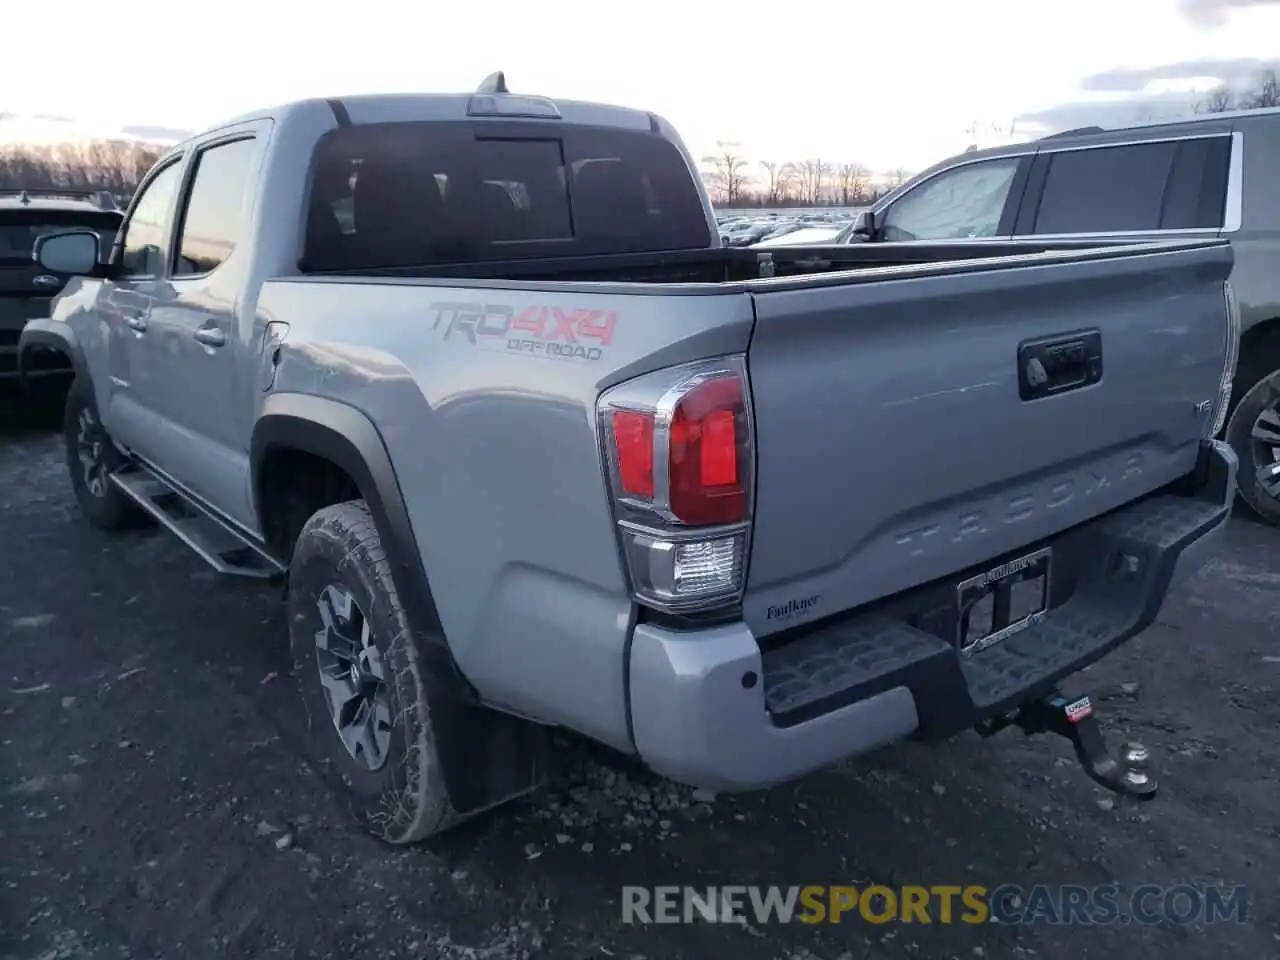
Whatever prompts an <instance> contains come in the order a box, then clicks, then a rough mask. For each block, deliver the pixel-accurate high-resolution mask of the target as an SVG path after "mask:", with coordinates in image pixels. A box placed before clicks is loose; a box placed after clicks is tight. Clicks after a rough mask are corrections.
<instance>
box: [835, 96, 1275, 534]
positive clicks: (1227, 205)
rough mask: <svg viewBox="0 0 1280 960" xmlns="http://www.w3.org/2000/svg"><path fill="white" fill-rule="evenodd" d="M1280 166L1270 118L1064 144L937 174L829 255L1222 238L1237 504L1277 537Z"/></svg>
mask: <svg viewBox="0 0 1280 960" xmlns="http://www.w3.org/2000/svg"><path fill="white" fill-rule="evenodd" d="M1278 162H1280V109H1263V110H1249V111H1240V112H1235V113H1214V114H1206V115H1203V116H1197V117H1193V118H1191V119H1188V120H1183V121H1179V122H1174V123H1151V124H1142V125H1139V126H1132V127H1125V128H1123V129H1114V130H1104V129H1102V128H1101V127H1090V128H1087V129H1083V130H1071V131H1067V132H1066V133H1062V134H1055V135H1053V136H1051V137H1047V138H1044V139H1042V140H1038V141H1034V142H1031V143H1022V144H1013V145H1009V146H1005V147H998V148H994V149H990V150H981V151H972V152H969V153H964V154H960V155H958V156H955V157H951V158H950V159H948V160H944V161H943V162H941V163H938V164H936V165H934V166H933V167H931V168H930V169H928V170H925V171H924V172H923V173H921V174H919V175H918V176H916V177H914V178H912V179H911V180H910V181H908V182H907V183H906V184H904V185H903V186H902V187H900V188H899V189H897V190H895V191H894V192H893V193H891V194H889V195H887V196H886V197H884V198H883V199H881V200H880V201H878V202H877V203H876V204H875V205H874V206H873V207H872V208H871V209H870V210H869V211H867V212H865V213H863V214H862V215H860V216H859V218H858V220H857V221H856V222H855V223H854V224H852V225H851V226H850V227H849V228H848V229H846V230H845V231H844V232H843V233H841V234H840V235H839V236H838V237H836V239H835V241H834V242H836V243H857V242H910V241H929V242H933V243H937V242H946V241H949V240H955V241H965V242H972V241H973V240H975V239H992V240H1004V241H1018V240H1030V241H1040V240H1048V239H1052V240H1054V241H1071V240H1079V241H1080V242H1081V243H1083V244H1089V245H1096V244H1097V243H1099V242H1108V241H1112V240H1119V241H1125V242H1128V241H1132V240H1134V239H1139V238H1145V237H1152V238H1156V237H1174V236H1188V237H1196V236H1223V237H1227V238H1229V239H1230V240H1231V244H1232V247H1233V248H1234V251H1235V269H1234V271H1233V272H1232V275H1231V283H1232V286H1233V287H1234V288H1235V291H1236V294H1237V296H1238V297H1239V300H1240V307H1241V313H1242V323H1243V336H1242V338H1241V342H1240V365H1239V368H1238V371H1237V375H1236V379H1235V383H1234V388H1233V396H1232V407H1231V417H1230V419H1229V420H1228V421H1227V425H1226V427H1225V429H1224V433H1225V439H1226V440H1228V441H1229V442H1230V444H1231V445H1232V447H1234V448H1235V450H1236V453H1237V454H1238V455H1239V457H1240V473H1239V489H1240V494H1241V496H1242V497H1243V498H1244V500H1245V502H1246V503H1248V504H1249V506H1250V507H1252V508H1253V510H1254V511H1255V512H1257V513H1258V514H1259V515H1260V516H1262V517H1263V518H1265V519H1266V520H1268V521H1269V522H1271V523H1273V524H1280V179H1277V177H1276V176H1275V168H1276V165H1277V163H1278ZM1149 295H1157V296H1158V295H1159V293H1158V291H1135V297H1137V296H1149Z"/></svg>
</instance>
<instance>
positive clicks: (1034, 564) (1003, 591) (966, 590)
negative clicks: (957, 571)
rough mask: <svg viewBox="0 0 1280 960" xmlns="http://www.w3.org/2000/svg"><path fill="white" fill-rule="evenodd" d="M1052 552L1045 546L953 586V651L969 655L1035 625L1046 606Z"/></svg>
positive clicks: (1043, 613) (1041, 617) (1044, 612)
mask: <svg viewBox="0 0 1280 960" xmlns="http://www.w3.org/2000/svg"><path fill="white" fill-rule="evenodd" d="M1052 563H1053V550H1052V548H1050V547H1044V548H1042V549H1040V550H1036V551H1035V552H1034V553H1029V554H1027V555H1026V556H1022V557H1018V558H1017V559H1015V560H1010V561H1009V562H1007V563H1002V564H1000V566H998V567H993V568H992V569H990V570H988V571H986V572H985V573H980V574H977V575H976V576H972V577H969V578H968V579H967V580H962V581H961V582H960V583H958V584H957V585H956V639H955V643H956V649H957V650H959V651H960V653H962V654H965V655H972V654H975V653H977V652H978V651H980V650H985V649H987V648H988V647H990V646H993V645H994V644H997V643H1000V642H1001V641H1002V640H1007V639H1009V638H1010V637H1012V636H1014V635H1015V634H1018V633H1021V632H1022V631H1023V630H1026V629H1027V628H1028V627H1032V626H1035V625H1036V624H1037V623H1039V622H1040V621H1041V620H1043V619H1044V617H1045V614H1046V612H1047V611H1048V608H1049V597H1050V592H1049V585H1050V578H1051V576H1052Z"/></svg>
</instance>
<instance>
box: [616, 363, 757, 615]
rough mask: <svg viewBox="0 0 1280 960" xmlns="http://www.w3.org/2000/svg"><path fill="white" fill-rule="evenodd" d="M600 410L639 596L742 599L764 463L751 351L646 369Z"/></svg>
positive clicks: (621, 535)
mask: <svg viewBox="0 0 1280 960" xmlns="http://www.w3.org/2000/svg"><path fill="white" fill-rule="evenodd" d="M596 412H597V416H598V418H599V419H598V421H597V422H598V423H599V425H600V433H601V442H602V446H603V449H602V451H601V452H602V453H603V454H604V461H605V466H606V468H607V481H608V485H609V496H610V498H611V500H612V507H613V513H614V518H615V523H616V525H617V530H618V540H619V545H620V546H621V547H622V556H623V562H624V563H625V566H626V574H627V580H628V584H629V586H630V588H631V595H632V597H634V598H635V600H636V601H637V602H639V603H643V604H645V605H647V606H649V607H652V608H653V609H655V610H664V611H667V612H688V611H694V610H711V609H715V608H717V607H720V606H724V605H727V604H732V603H734V602H736V601H737V600H739V599H740V598H741V597H742V591H743V588H744V584H745V582H746V569H747V554H748V547H749V544H750V540H751V499H752V484H753V482H754V477H755V469H756V468H755V440H754V437H753V428H752V423H751V387H750V382H749V379H748V375H747V363H746V357H745V356H743V355H742V354H736V355H733V356H727V357H717V358H714V359H709V360H697V361H694V362H692V363H682V364H679V365H677V366H672V367H665V368H662V369H659V370H654V371H651V372H649V373H646V374H642V375H641V376H638V377H634V378H632V379H630V380H626V381H624V382H622V383H619V384H616V385H615V386H613V387H610V388H609V389H608V390H605V391H604V392H603V393H602V394H601V395H600V398H599V399H598V400H597V402H596Z"/></svg>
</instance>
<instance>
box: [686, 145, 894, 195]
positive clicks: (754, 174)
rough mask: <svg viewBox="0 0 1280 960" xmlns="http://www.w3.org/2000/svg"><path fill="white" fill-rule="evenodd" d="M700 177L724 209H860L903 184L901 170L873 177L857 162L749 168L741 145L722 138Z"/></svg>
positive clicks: (770, 164) (818, 161)
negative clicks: (854, 207)
mask: <svg viewBox="0 0 1280 960" xmlns="http://www.w3.org/2000/svg"><path fill="white" fill-rule="evenodd" d="M701 166H702V171H701V172H702V179H703V182H704V183H705V184H706V185H707V189H708V190H710V191H711V197H712V200H713V201H714V202H715V203H717V204H719V205H720V206H725V207H751V206H759V207H823V206H833V207H835V206H839V207H848V206H860V205H862V204H867V203H870V202H871V201H873V200H874V199H876V197H878V196H880V195H882V194H883V193H885V192H886V191H888V190H891V189H893V188H894V187H896V186H898V185H900V184H902V183H904V182H906V180H907V178H908V177H909V176H910V174H908V172H907V171H906V170H894V171H893V172H891V173H889V174H887V175H885V176H883V177H879V178H877V177H874V176H873V175H872V172H871V170H869V169H868V168H867V167H866V166H864V165H863V164H861V163H856V162H848V161H846V162H833V161H829V160H824V159H822V158H820V157H813V158H810V159H808V160H789V161H776V160H760V161H757V162H756V163H755V164H752V163H751V161H750V160H748V159H747V155H746V152H745V151H744V150H743V149H742V146H741V144H738V143H736V142H733V141H728V140H721V141H719V142H717V143H716V149H715V152H714V153H709V154H707V155H706V156H704V157H703V158H702V164H701Z"/></svg>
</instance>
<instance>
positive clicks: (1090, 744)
mask: <svg viewBox="0 0 1280 960" xmlns="http://www.w3.org/2000/svg"><path fill="white" fill-rule="evenodd" d="M1008 726H1016V727H1020V728H1021V729H1022V731H1023V732H1024V733H1026V734H1027V735H1032V734H1037V733H1056V734H1058V735H1059V736H1062V737H1066V738H1067V739H1068V740H1070V741H1071V745H1072V746H1073V747H1074V748H1075V751H1076V759H1077V760H1079V761H1080V766H1082V767H1083V768H1084V772H1085V773H1086V774H1088V775H1089V777H1090V778H1091V779H1092V780H1094V781H1096V782H1097V783H1100V784H1101V785H1102V786H1104V787H1106V788H1107V789H1108V790H1110V791H1112V792H1113V793H1118V794H1120V795H1122V796H1126V797H1132V798H1133V799H1135V800H1151V799H1152V798H1154V797H1155V795H1156V789H1157V785H1156V781H1155V778H1154V777H1152V776H1151V775H1150V774H1149V773H1148V772H1147V767H1148V765H1149V763H1150V754H1149V753H1148V751H1147V748H1146V747H1144V746H1143V745H1142V744H1141V743H1137V742H1135V741H1129V742H1128V743H1126V744H1124V746H1123V747H1121V749H1120V752H1119V754H1117V755H1113V754H1112V753H1111V751H1110V750H1109V749H1108V748H1107V741H1106V738H1105V737H1104V736H1103V734H1102V727H1101V725H1099V723H1098V718H1097V717H1096V716H1095V715H1094V712H1093V703H1092V701H1090V699H1089V698H1088V697H1087V696H1078V697H1068V696H1065V695H1064V694H1062V693H1059V692H1056V691H1055V692H1054V693H1051V694H1049V696H1047V697H1045V698H1044V699H1042V700H1035V701H1032V702H1031V703H1027V704H1023V705H1022V706H1021V707H1020V708H1019V709H1018V711H1017V712H1016V713H1014V714H1011V715H1008V716H1005V717H1000V718H997V719H995V720H989V721H986V722H985V723H983V724H982V725H980V726H979V727H978V732H979V733H980V734H982V736H984V737H989V736H992V735H993V734H996V733H999V732H1000V731H1001V730H1003V729H1004V728H1005V727H1008Z"/></svg>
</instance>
